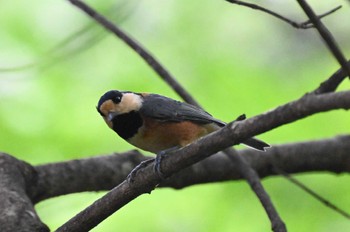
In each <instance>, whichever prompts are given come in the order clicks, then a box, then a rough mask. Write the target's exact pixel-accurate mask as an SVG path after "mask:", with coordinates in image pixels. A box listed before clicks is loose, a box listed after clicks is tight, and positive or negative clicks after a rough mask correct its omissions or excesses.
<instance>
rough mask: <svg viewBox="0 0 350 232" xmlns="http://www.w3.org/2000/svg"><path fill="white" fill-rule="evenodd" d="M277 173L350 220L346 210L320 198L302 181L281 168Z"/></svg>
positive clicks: (277, 169)
mask: <svg viewBox="0 0 350 232" xmlns="http://www.w3.org/2000/svg"><path fill="white" fill-rule="evenodd" d="M276 172H277V173H279V174H281V176H284V177H285V178H286V179H287V180H289V181H290V182H291V183H293V184H295V185H296V186H298V187H299V188H301V189H302V190H303V191H305V192H306V193H308V194H309V195H311V196H312V197H314V198H315V199H317V200H318V201H320V202H321V203H322V204H323V205H325V206H327V207H328V208H330V209H332V210H333V211H334V212H337V213H339V214H340V215H342V216H343V217H345V218H347V219H350V214H349V213H347V212H345V211H344V210H342V209H340V208H339V207H338V206H336V205H334V204H333V203H332V202H330V201H328V200H326V199H325V198H324V197H322V196H320V194H318V193H316V192H315V191H313V190H312V189H310V188H309V187H307V186H306V185H304V184H303V183H301V182H300V181H298V180H297V179H296V178H294V177H292V176H291V175H289V174H288V173H286V172H284V171H282V170H280V169H279V168H276Z"/></svg>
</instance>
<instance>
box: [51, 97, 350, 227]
mask: <svg viewBox="0 0 350 232" xmlns="http://www.w3.org/2000/svg"><path fill="white" fill-rule="evenodd" d="M349 108H350V91H346V92H338V93H328V94H322V95H314V94H309V95H305V96H303V97H302V98H300V99H299V100H296V101H294V102H290V103H288V104H286V105H283V106H280V107H278V108H276V109H274V110H271V111H269V112H266V113H264V114H261V115H258V116H255V117H252V118H249V119H247V120H244V121H239V122H236V123H234V124H231V123H230V124H228V125H227V126H226V127H224V128H223V129H221V130H219V131H216V132H213V133H211V134H209V135H207V136H205V137H203V138H201V139H199V140H198V141H195V142H193V143H192V144H190V145H188V146H186V147H183V148H181V149H179V150H177V151H176V152H174V154H171V155H168V156H166V157H164V158H163V161H162V163H161V169H162V172H163V174H164V175H165V176H166V177H167V176H171V175H172V174H174V173H176V172H179V171H180V170H182V169H184V168H185V167H188V166H190V165H193V164H194V163H197V162H199V161H201V160H203V159H204V158H206V157H209V156H210V155H212V154H214V153H216V152H219V151H220V150H223V149H226V148H227V147H230V146H232V145H234V144H238V143H240V142H241V141H244V140H245V139H247V138H250V137H253V136H255V135H257V134H260V133H263V132H266V131H269V130H271V129H273V128H276V127H279V126H281V125H284V124H287V123H290V122H294V121H296V120H299V119H302V118H305V117H307V116H310V115H313V114H315V113H319V112H325V111H329V110H333V109H349ZM160 181H161V180H160V179H159V176H158V175H157V174H156V173H154V171H153V167H152V165H149V166H147V167H146V168H144V169H141V170H140V171H139V172H138V173H137V174H136V175H135V178H134V182H132V183H129V182H127V181H124V182H122V183H121V184H120V185H118V186H117V187H115V188H114V189H112V190H111V191H110V192H108V193H107V194H106V195H105V196H103V197H102V198H100V199H99V200H97V201H96V202H94V203H93V204H92V205H90V206H89V207H88V208H86V209H85V210H83V211H82V212H80V213H79V214H78V215H76V216H75V217H73V218H72V219H71V220H69V221H68V222H67V223H65V224H64V225H62V226H61V227H60V228H59V229H58V230H57V231H87V230H89V229H91V228H93V227H95V226H96V225H97V224H99V223H100V222H101V221H103V220H104V219H106V218H107V217H108V216H110V215H111V214H113V213H114V212H115V211H117V210H119V209H120V208H121V207H123V206H125V205H126V204H127V203H128V202H130V201H132V200H133V199H135V198H136V197H138V196H139V195H141V194H144V193H149V192H151V191H152V190H153V189H154V188H155V187H156V186H157V185H158V184H159V182H160Z"/></svg>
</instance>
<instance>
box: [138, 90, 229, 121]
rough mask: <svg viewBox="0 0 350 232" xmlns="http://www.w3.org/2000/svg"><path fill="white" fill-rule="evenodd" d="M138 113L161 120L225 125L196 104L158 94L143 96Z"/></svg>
mask: <svg viewBox="0 0 350 232" xmlns="http://www.w3.org/2000/svg"><path fill="white" fill-rule="evenodd" d="M140 113H141V114H143V115H145V116H147V117H151V118H155V119H158V120H162V121H172V122H182V121H192V122H196V123H199V124H207V123H215V124H217V125H218V126H225V125H226V123H224V122H222V121H220V120H218V119H215V118H213V116H211V115H210V114H209V113H208V112H206V111H204V110H202V109H200V108H198V107H196V106H193V105H190V104H187V103H184V102H179V101H175V100H173V99H171V98H167V97H164V96H161V95H158V94H149V95H146V96H144V101H143V104H142V107H141V109H140Z"/></svg>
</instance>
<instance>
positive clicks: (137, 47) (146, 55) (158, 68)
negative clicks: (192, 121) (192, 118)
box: [68, 0, 198, 105]
mask: <svg viewBox="0 0 350 232" xmlns="http://www.w3.org/2000/svg"><path fill="white" fill-rule="evenodd" d="M68 1H69V2H71V3H72V4H73V5H75V6H76V7H78V8H79V9H81V10H82V11H84V12H85V13H86V14H88V15H89V16H90V17H91V18H93V19H94V20H95V21H96V22H98V23H99V24H100V25H101V26H103V27H104V28H105V29H107V30H108V31H110V32H112V33H113V34H114V35H116V36H117V37H118V38H119V39H121V40H122V41H124V42H125V43H126V44H127V45H128V46H129V47H130V48H132V49H133V50H134V51H135V52H136V53H138V54H139V55H140V56H141V57H142V58H143V59H144V60H145V62H146V63H147V64H148V65H149V66H150V67H151V68H152V69H153V70H154V71H155V72H156V73H157V74H158V75H159V76H160V77H161V78H162V79H163V80H164V81H165V82H166V83H168V84H169V85H170V86H171V87H172V88H173V89H175V90H176V92H177V93H179V95H180V96H181V97H182V98H183V99H186V100H187V101H188V102H189V103H191V104H193V105H198V103H197V102H196V100H194V99H193V98H192V97H191V95H190V94H189V93H188V92H187V91H186V90H185V89H184V88H183V87H182V86H181V85H179V83H178V82H177V81H176V80H175V78H174V77H173V76H172V75H171V74H170V72H169V71H168V70H166V69H165V68H164V66H162V65H161V64H160V62H159V61H158V60H157V59H156V58H155V57H154V56H153V55H152V54H151V53H150V52H149V51H147V49H146V48H144V47H143V46H142V45H141V44H140V43H139V42H136V40H135V39H133V38H131V36H129V35H127V33H126V32H124V31H123V30H122V29H120V28H119V27H117V26H116V25H115V24H113V23H112V22H110V21H109V20H107V19H106V18H105V17H103V16H102V15H100V14H99V13H97V12H96V11H95V10H93V9H92V8H91V7H89V6H88V5H87V4H85V3H84V2H81V1H79V0H68Z"/></svg>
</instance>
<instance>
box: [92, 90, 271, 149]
mask: <svg viewBox="0 0 350 232" xmlns="http://www.w3.org/2000/svg"><path fill="white" fill-rule="evenodd" d="M97 111H98V112H99V113H100V114H101V116H102V117H103V119H104V120H105V122H106V123H107V125H108V126H109V127H110V128H111V129H112V130H114V131H115V132H116V133H117V134H118V135H119V136H120V137H122V138H123V139H125V140H126V141H127V142H129V143H131V144H132V145H134V146H136V147H138V148H141V149H143V150H146V151H150V152H153V153H157V154H159V153H161V152H162V151H165V150H170V149H173V148H179V147H183V146H186V145H188V144H190V143H192V142H193V141H195V140H197V139H198V138H200V137H202V136H205V135H207V134H209V133H211V132H213V131H216V130H218V129H220V128H221V127H224V126H225V125H226V123H224V122H222V121H220V120H218V119H215V118H213V117H212V116H211V115H210V114H209V113H207V112H205V111H204V110H202V109H200V108H198V107H196V106H193V105H190V104H187V103H184V102H179V101H176V100H173V99H171V98H167V97H164V96H161V95H158V94H147V93H133V92H129V91H117V90H111V91H108V92H107V93H105V94H104V95H103V96H102V97H101V98H100V100H99V102H98V105H97ZM243 144H245V145H247V146H249V147H252V148H255V149H257V150H260V151H265V148H266V147H269V145H268V144H267V143H265V142H263V141H261V140H258V139H256V138H250V139H247V140H245V141H244V142H243Z"/></svg>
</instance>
